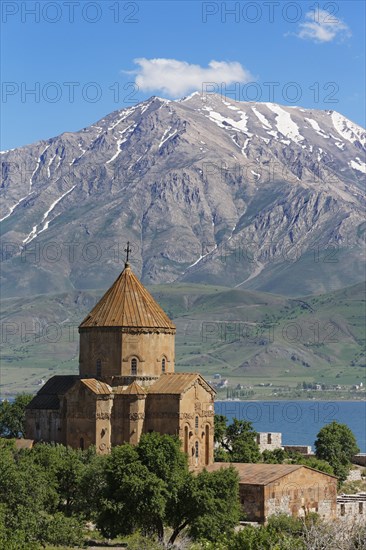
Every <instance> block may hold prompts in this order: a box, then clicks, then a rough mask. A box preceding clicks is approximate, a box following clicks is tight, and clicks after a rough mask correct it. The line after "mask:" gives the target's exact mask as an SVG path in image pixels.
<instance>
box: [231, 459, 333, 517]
mask: <svg viewBox="0 0 366 550" xmlns="http://www.w3.org/2000/svg"><path fill="white" fill-rule="evenodd" d="M239 494H240V501H241V504H242V508H243V513H244V516H245V520H246V521H256V522H259V523H265V522H266V521H267V520H268V518H269V517H270V516H271V515H274V514H281V513H282V514H287V515H290V516H294V517H303V516H305V515H306V514H308V513H309V512H316V513H318V514H319V515H320V517H322V518H324V519H333V518H335V517H336V495H337V480H336V478H334V477H331V476H327V475H325V474H323V473H322V472H317V471H315V470H311V469H309V468H305V467H302V468H299V469H298V470H296V471H294V472H291V473H289V474H287V475H285V476H283V477H282V478H279V479H278V480H276V481H275V482H272V483H269V484H267V485H259V484H255V483H253V484H243V483H240V485H239Z"/></svg>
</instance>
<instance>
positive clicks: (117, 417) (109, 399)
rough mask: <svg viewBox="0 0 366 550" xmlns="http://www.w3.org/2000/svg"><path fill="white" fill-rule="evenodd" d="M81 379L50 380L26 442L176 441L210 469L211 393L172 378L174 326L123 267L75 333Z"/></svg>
mask: <svg viewBox="0 0 366 550" xmlns="http://www.w3.org/2000/svg"><path fill="white" fill-rule="evenodd" d="M79 333H80V358H79V376H54V377H52V378H51V379H50V380H48V382H47V383H46V384H45V386H44V387H43V388H41V390H40V391H39V392H38V394H37V395H36V396H35V398H34V399H33V400H32V401H31V403H30V404H29V405H28V407H27V410H26V433H27V437H28V438H30V439H34V440H35V441H49V442H56V443H62V444H64V445H69V446H71V447H74V448H82V449H84V448H87V447H89V446H90V445H95V446H96V449H97V452H99V453H108V452H110V450H111V447H112V446H114V445H120V444H122V443H125V442H128V443H131V444H137V443H138V441H139V439H140V437H141V435H142V434H143V433H148V432H153V431H155V432H159V433H162V434H170V435H177V436H178V437H179V438H180V439H181V441H182V448H183V449H184V451H185V452H186V453H187V455H188V459H189V464H190V467H191V468H192V469H200V468H202V467H204V466H208V465H209V464H212V463H213V441H214V395H215V391H214V390H213V388H212V387H211V386H209V384H208V383H207V382H206V381H205V380H204V379H203V378H202V377H201V376H200V374H198V373H175V372H174V342H175V326H174V325H173V323H172V322H171V321H170V319H169V318H168V317H167V316H166V314H165V313H164V312H163V310H162V309H161V308H160V306H159V305H158V304H157V303H156V302H155V301H154V299H153V298H152V296H151V295H150V294H149V293H148V292H147V290H146V289H145V288H144V287H143V286H142V284H141V283H140V281H138V279H137V278H136V276H135V275H134V274H133V273H132V271H131V269H130V267H129V265H128V264H126V267H125V269H124V271H123V272H122V274H121V275H120V276H119V277H118V279H117V280H116V281H115V283H114V285H112V287H111V288H110V289H109V290H108V291H107V293H106V294H105V295H104V296H103V297H102V299H101V300H100V301H99V302H98V304H97V305H96V306H95V307H94V308H93V310H92V311H91V312H90V313H89V315H88V316H87V317H86V318H85V319H84V321H83V322H82V323H81V325H80V327H79Z"/></svg>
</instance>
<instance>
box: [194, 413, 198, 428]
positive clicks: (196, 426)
mask: <svg viewBox="0 0 366 550" xmlns="http://www.w3.org/2000/svg"><path fill="white" fill-rule="evenodd" d="M194 427H195V429H196V430H198V416H196V418H195V419H194Z"/></svg>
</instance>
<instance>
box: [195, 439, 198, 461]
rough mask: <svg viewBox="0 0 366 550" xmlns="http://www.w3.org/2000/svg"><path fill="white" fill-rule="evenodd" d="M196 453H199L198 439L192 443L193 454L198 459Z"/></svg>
mask: <svg viewBox="0 0 366 550" xmlns="http://www.w3.org/2000/svg"><path fill="white" fill-rule="evenodd" d="M198 455H199V443H198V441H196V443H195V444H194V456H195V457H196V460H197V459H198Z"/></svg>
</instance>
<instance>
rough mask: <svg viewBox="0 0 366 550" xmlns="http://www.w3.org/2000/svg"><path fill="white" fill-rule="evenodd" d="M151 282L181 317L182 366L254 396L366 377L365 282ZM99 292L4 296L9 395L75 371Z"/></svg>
mask: <svg viewBox="0 0 366 550" xmlns="http://www.w3.org/2000/svg"><path fill="white" fill-rule="evenodd" d="M150 290H151V292H152V293H153V295H154V297H155V298H156V299H157V301H158V302H159V303H160V304H161V306H162V307H163V308H164V309H165V311H166V312H167V313H168V315H169V316H170V317H171V318H172V319H174V321H175V323H176V326H177V337H176V368H177V370H178V371H200V372H201V373H202V374H203V375H204V376H206V377H207V378H208V379H210V380H214V375H215V374H216V375H218V374H219V375H221V377H222V378H227V379H228V382H229V385H230V388H236V387H237V385H238V384H240V385H243V386H244V388H241V389H242V390H243V391H242V393H241V394H240V395H241V396H247V397H251V398H253V397H258V396H261V395H263V396H265V397H276V396H277V397H285V396H286V395H288V396H290V397H300V395H299V394H296V392H295V393H294V390H295V388H296V386H297V385H298V384H301V383H303V382H307V383H315V382H317V383H320V384H323V385H325V386H331V385H340V386H342V390H343V389H344V388H343V386H351V385H353V384H357V383H359V382H360V381H362V380H363V379H364V377H365V372H366V370H365V349H364V321H365V319H364V313H365V292H364V290H365V288H364V284H357V285H354V286H351V287H347V288H345V289H342V290H337V291H334V292H331V293H328V294H322V295H317V296H309V297H304V298H299V299H291V298H286V297H283V296H277V295H274V294H269V293H265V292H259V291H250V290H240V289H232V288H226V287H220V286H210V285H193V284H178V285H174V286H172V285H158V286H153V287H151V288H150ZM100 296H101V292H100V291H92V292H75V291H73V292H70V293H68V294H66V293H65V294H58V295H39V296H36V297H32V298H28V299H24V298H19V299H9V300H4V302H3V311H2V368H1V393H2V395H3V396H4V395H9V394H14V393H17V392H18V391H22V390H26V391H37V388H38V385H37V384H38V383H39V382H40V381H41V380H42V379H43V380H44V379H47V378H49V377H50V376H52V375H53V374H56V373H57V374H66V373H76V372H77V367H78V331H77V326H78V324H79V323H80V322H81V320H82V318H83V316H84V315H85V314H86V313H87V312H88V311H89V310H90V309H91V308H92V306H93V305H94V303H95V302H96V300H97V299H98V298H99V297H100ZM259 384H261V386H259ZM263 384H266V385H267V386H263ZM269 384H272V386H269ZM226 391H227V390H226V389H225V390H223V393H220V396H224V395H225V396H226ZM289 392H292V393H289ZM329 395H332V398H334V397H336V396H337V394H336V393H335V394H334V395H333V393H332V394H331V393H330V394H329Z"/></svg>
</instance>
